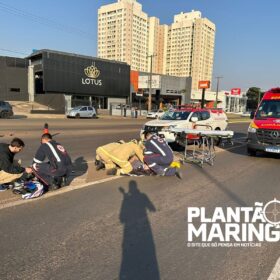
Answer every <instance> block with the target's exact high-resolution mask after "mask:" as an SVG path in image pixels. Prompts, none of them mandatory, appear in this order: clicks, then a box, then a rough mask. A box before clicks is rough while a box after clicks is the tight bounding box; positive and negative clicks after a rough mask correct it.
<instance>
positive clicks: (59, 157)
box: [32, 133, 72, 190]
mask: <svg viewBox="0 0 280 280" xmlns="http://www.w3.org/2000/svg"><path fill="white" fill-rule="evenodd" d="M45 160H47V162H44V161H45ZM32 169H33V173H34V174H35V175H36V177H37V178H38V179H40V180H41V182H42V183H43V184H44V185H45V186H47V187H48V189H52V190H54V189H58V188H60V187H61V186H62V185H63V184H65V182H63V180H64V179H65V178H67V177H68V176H69V175H70V173H71V171H72V161H71V158H70V156H69V155H68V153H67V152H66V150H65V148H64V147H63V146H62V145H60V144H59V143H57V142H56V141H54V140H53V139H52V136H51V135H50V134H49V133H45V134H43V135H42V137H41V146H40V147H39V149H38V150H37V152H36V154H35V157H34V159H33V165H32Z"/></svg>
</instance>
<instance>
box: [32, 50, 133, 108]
mask: <svg viewBox="0 0 280 280" xmlns="http://www.w3.org/2000/svg"><path fill="white" fill-rule="evenodd" d="M28 59H29V61H30V63H29V65H30V66H29V72H28V75H29V87H30V89H31V90H30V93H29V94H30V98H31V99H32V98H33V99H34V101H37V102H40V103H43V104H45V105H49V106H50V107H53V108H54V109H56V110H63V109H65V108H66V109H67V108H70V107H74V106H77V105H89V104H92V105H94V106H96V107H98V108H107V107H108V103H109V102H110V100H119V99H122V100H126V99H127V98H128V97H129V93H130V66H129V65H128V64H126V63H121V62H114V61H109V60H104V59H100V58H95V57H89V56H82V55H76V54H69V53H64V52H58V51H52V50H40V51H37V52H35V53H33V54H32V55H30V56H29V57H28ZM63 100H65V102H64V104H63Z"/></svg>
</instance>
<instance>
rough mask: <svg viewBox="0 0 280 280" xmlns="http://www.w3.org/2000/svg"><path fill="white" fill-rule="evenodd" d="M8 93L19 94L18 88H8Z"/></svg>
mask: <svg viewBox="0 0 280 280" xmlns="http://www.w3.org/2000/svg"><path fill="white" fill-rule="evenodd" d="M10 92H20V88H10Z"/></svg>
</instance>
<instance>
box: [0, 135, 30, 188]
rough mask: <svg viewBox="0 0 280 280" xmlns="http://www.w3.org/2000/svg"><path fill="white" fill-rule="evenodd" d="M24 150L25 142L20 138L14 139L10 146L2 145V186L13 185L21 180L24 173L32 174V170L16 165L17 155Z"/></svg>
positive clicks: (0, 166) (0, 176) (0, 179)
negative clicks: (12, 183) (15, 157)
mask: <svg viewBox="0 0 280 280" xmlns="http://www.w3.org/2000/svg"><path fill="white" fill-rule="evenodd" d="M23 148H24V142H23V141H22V140H21V139H19V138H14V139H13V140H12V141H11V143H10V144H5V143H0V184H7V183H11V182H13V181H15V180H17V179H19V178H21V177H22V176H23V174H24V173H28V174H30V173H32V169H31V168H29V167H26V168H24V167H21V166H20V165H19V164H18V163H14V156H15V154H17V153H19V152H20V151H22V149H23Z"/></svg>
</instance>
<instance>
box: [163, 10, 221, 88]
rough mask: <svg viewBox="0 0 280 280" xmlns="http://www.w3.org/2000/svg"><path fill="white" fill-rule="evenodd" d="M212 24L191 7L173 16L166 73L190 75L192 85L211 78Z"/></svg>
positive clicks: (195, 86) (169, 30) (213, 29)
mask: <svg viewBox="0 0 280 280" xmlns="http://www.w3.org/2000/svg"><path fill="white" fill-rule="evenodd" d="M214 46H215V24H214V23H212V22H211V21H210V20H208V19H207V18H201V13H200V12H198V11H192V12H190V13H181V14H179V15H175V16H174V23H172V24H171V26H170V27H169V29H168V39H167V56H166V74H168V75H173V76H179V77H185V76H191V77H192V89H198V82H199V81H201V80H210V81H211V79H212V71H213V60H214Z"/></svg>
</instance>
